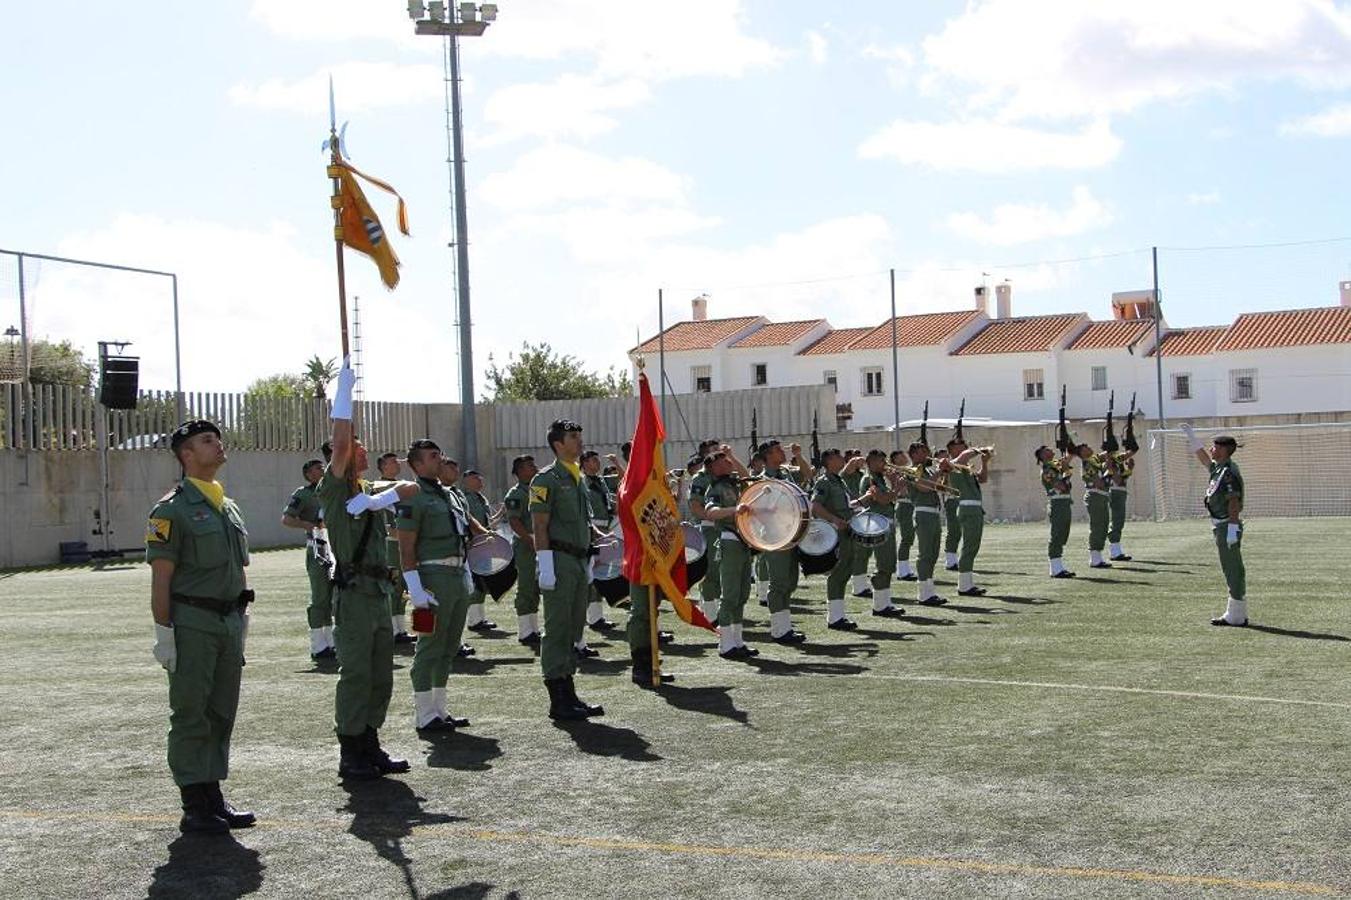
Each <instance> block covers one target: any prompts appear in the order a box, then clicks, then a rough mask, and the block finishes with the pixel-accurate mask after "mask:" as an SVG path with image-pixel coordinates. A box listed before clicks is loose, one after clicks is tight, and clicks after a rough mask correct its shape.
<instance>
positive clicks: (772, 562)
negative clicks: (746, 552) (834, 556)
mask: <svg viewBox="0 0 1351 900" xmlns="http://www.w3.org/2000/svg"><path fill="white" fill-rule="evenodd" d="M801 474H802V471H801V470H800V469H798V468H797V467H795V466H767V467H765V477H766V478H772V479H775V480H776V481H790V482H792V483H793V484H797V483H798V478H799V477H801ZM760 559H762V560H764V563H765V580H766V581H768V582H769V593H768V594H767V595H766V597H765V601H766V604H767V605H768V606H769V617H770V634H771V636H773V637H782V636H783V635H784V634H786V633H787V632H789V631H791V630H792V618H791V616H790V615H789V602H790V601H791V600H792V599H793V592H794V591H795V590H797V584H798V578H799V577H800V575H801V574H802V573H801V570H800V569H799V568H798V555H797V549H796V548H793V547H790V548H789V549H787V550H776V551H774V552H772V553H761V554H760ZM776 615H777V616H778V620H777V621H776V620H775V616H776Z"/></svg>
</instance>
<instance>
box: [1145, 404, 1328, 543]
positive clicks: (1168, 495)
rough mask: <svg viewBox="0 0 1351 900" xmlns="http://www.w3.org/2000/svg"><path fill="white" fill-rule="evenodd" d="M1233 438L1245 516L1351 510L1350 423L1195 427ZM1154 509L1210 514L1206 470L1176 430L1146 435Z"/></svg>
mask: <svg viewBox="0 0 1351 900" xmlns="http://www.w3.org/2000/svg"><path fill="white" fill-rule="evenodd" d="M1217 434H1230V435H1233V436H1234V437H1235V438H1236V439H1237V440H1238V442H1239V444H1240V445H1242V446H1241V448H1240V449H1239V451H1238V452H1237V453H1236V454H1235V456H1234V460H1235V462H1237V463H1238V466H1239V470H1240V471H1241V472H1242V473H1243V484H1244V499H1243V514H1244V515H1245V516H1248V517H1255V516H1287V517H1293V516H1299V517H1302V516H1347V515H1351V422H1327V423H1315V424H1308V425H1249V426H1235V427H1225V426H1210V425H1207V426H1204V427H1201V426H1198V427H1197V428H1196V435H1197V437H1199V438H1201V440H1203V441H1206V442H1207V446H1209V441H1210V439H1211V438H1213V437H1214V436H1215V435H1217ZM1148 446H1149V449H1150V451H1151V452H1150V454H1149V458H1150V476H1151V478H1152V480H1153V486H1154V508H1155V512H1156V516H1157V518H1159V519H1192V518H1200V517H1203V516H1205V515H1206V511H1205V507H1204V505H1203V499H1204V497H1205V493H1206V483H1207V480H1208V479H1207V475H1206V470H1205V469H1204V468H1202V466H1201V465H1200V463H1198V462H1197V460H1196V458H1195V456H1193V455H1192V451H1191V449H1190V447H1188V445H1187V437H1186V435H1184V434H1183V433H1182V431H1181V429H1177V428H1167V429H1154V430H1151V431H1149V433H1148Z"/></svg>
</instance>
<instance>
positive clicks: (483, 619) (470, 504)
mask: <svg viewBox="0 0 1351 900" xmlns="http://www.w3.org/2000/svg"><path fill="white" fill-rule="evenodd" d="M461 493H462V494H463V495H464V502H465V509H466V510H467V511H468V513H469V518H471V519H473V520H474V521H475V522H478V523H479V525H480V527H482V528H483V529H484V530H485V531H486V530H487V528H488V520H489V519H491V518H492V513H491V512H490V511H489V509H488V498H487V497H485V496H484V495H483V475H482V473H480V472H479V471H478V469H470V470H469V471H468V472H465V473H464V490H463V491H462V492H461ZM476 533H477V532H476ZM485 599H486V595H485V594H484V593H483V591H481V590H479V587H478V585H477V584H476V585H474V589H473V590H472V591H471V592H470V594H469V612H468V613H467V614H466V615H465V617H464V627H465V628H468V629H469V630H470V631H473V632H475V633H477V634H487V633H488V632H490V631H493V630H495V629H496V628H497V623H496V622H490V621H488V618H487V613H485V612H484V610H483V603H484V600H485Z"/></svg>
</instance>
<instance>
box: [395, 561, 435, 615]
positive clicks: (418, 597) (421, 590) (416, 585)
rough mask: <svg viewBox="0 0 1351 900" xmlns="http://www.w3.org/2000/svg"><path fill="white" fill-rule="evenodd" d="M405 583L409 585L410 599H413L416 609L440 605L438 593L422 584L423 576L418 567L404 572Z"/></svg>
mask: <svg viewBox="0 0 1351 900" xmlns="http://www.w3.org/2000/svg"><path fill="white" fill-rule="evenodd" d="M403 583H404V584H406V585H408V599H409V600H412V601H413V608H414V609H426V608H427V607H429V606H436V605H438V604H437V602H436V595H435V594H433V593H432V592H431V591H429V590H427V589H426V588H425V587H423V586H422V576H420V575H418V573H417V569H409V570H408V571H407V572H404V573H403Z"/></svg>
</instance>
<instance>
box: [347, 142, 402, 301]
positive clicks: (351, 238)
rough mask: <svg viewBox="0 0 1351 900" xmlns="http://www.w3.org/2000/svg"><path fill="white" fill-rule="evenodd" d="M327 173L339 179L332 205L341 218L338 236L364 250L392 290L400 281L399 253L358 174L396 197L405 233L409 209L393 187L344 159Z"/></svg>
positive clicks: (400, 220) (357, 249) (357, 248)
mask: <svg viewBox="0 0 1351 900" xmlns="http://www.w3.org/2000/svg"><path fill="white" fill-rule="evenodd" d="M328 174H329V175H330V176H331V177H333V178H336V179H338V183H339V189H338V195H337V196H335V197H334V198H333V206H334V207H335V208H337V209H338V210H339V211H340V212H341V220H342V224H341V225H339V226H338V234H337V237H338V239H339V240H341V241H342V242H343V243H344V244H346V245H347V246H348V247H351V248H352V249H353V250H356V251H357V252H358V253H364V254H366V255H367V256H369V257H370V258H371V259H373V260H375V264H376V266H378V267H379V269H380V280H381V281H383V282H384V283H385V287H387V288H389V289H391V290H393V289H394V288H395V287H396V286H398V284H399V257H398V256H396V255H395V254H394V248H393V247H392V246H390V243H389V238H388V237H387V236H386V235H385V229H384V227H383V226H381V224H380V217H379V216H377V215H376V214H375V210H373V209H371V205H370V203H368V202H366V195H365V193H364V192H362V190H361V184H360V183H359V182H358V181H357V178H358V177H360V178H364V179H365V180H366V181H368V182H369V183H371V184H373V185H375V186H376V187H378V188H380V189H381V190H382V191H387V192H388V193H391V194H393V195H394V196H395V197H396V198H397V199H398V201H399V208H398V217H399V231H400V232H402V233H403V234H405V235H406V234H408V209H407V208H406V207H405V206H404V202H403V198H402V197H400V196H399V192H398V191H396V190H394V188H392V187H390V186H389V185H388V184H386V183H385V182H383V181H381V180H380V179H378V178H372V177H371V176H369V175H367V174H366V173H365V172H362V171H360V170H359V169H357V168H355V167H354V166H352V165H351V164H350V163H349V162H347V160H345V159H344V160H339V161H336V162H334V163H333V164H332V165H330V166H329V167H328Z"/></svg>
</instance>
